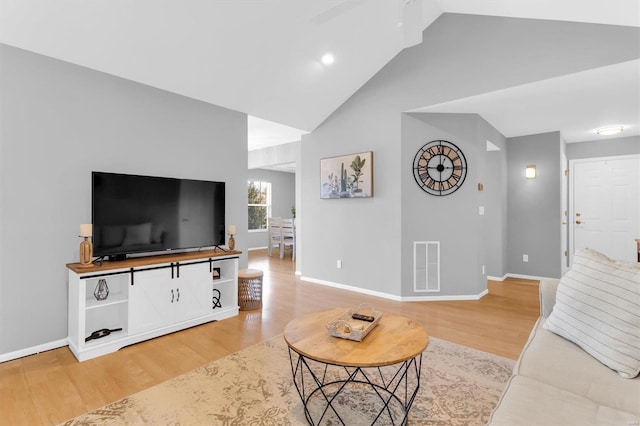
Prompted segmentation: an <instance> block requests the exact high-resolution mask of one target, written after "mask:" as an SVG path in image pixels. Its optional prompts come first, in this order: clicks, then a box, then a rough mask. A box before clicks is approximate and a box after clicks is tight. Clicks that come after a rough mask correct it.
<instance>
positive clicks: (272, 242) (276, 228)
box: [267, 217, 283, 256]
mask: <svg viewBox="0 0 640 426" xmlns="http://www.w3.org/2000/svg"><path fill="white" fill-rule="evenodd" d="M267 235H268V238H269V240H268V241H267V254H268V255H269V256H271V251H272V248H273V246H278V250H279V251H282V240H283V236H282V218H281V217H270V218H268V219H267Z"/></svg>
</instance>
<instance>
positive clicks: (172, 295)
mask: <svg viewBox="0 0 640 426" xmlns="http://www.w3.org/2000/svg"><path fill="white" fill-rule="evenodd" d="M173 297H174V294H173V289H171V303H173Z"/></svg>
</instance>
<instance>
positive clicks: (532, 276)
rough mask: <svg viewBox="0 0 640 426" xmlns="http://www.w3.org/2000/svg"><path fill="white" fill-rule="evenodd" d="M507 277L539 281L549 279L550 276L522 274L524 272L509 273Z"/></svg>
mask: <svg viewBox="0 0 640 426" xmlns="http://www.w3.org/2000/svg"><path fill="white" fill-rule="evenodd" d="M506 277H507V278H520V279H522V280H537V281H542V280H547V279H549V277H538V276H535V275H522V274H507V275H506Z"/></svg>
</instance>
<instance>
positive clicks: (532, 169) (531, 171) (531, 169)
mask: <svg viewBox="0 0 640 426" xmlns="http://www.w3.org/2000/svg"><path fill="white" fill-rule="evenodd" d="M524 170H525V171H524V175H525V176H526V177H527V179H535V178H536V166H534V165H528V166H527V168H526V169H524Z"/></svg>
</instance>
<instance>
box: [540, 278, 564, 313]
mask: <svg viewBox="0 0 640 426" xmlns="http://www.w3.org/2000/svg"><path fill="white" fill-rule="evenodd" d="M559 283H560V280H559V279H556V278H545V279H542V280H540V316H543V317H545V318H546V317H548V316H549V315H551V311H552V310H553V305H555V303H556V291H557V290H558V284H559Z"/></svg>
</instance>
